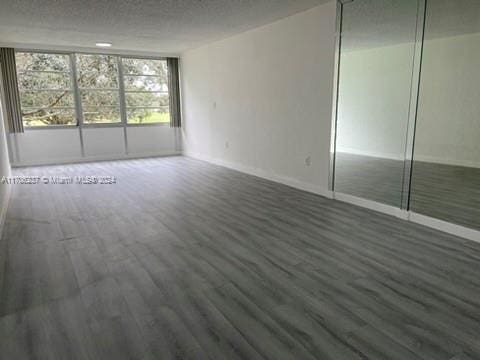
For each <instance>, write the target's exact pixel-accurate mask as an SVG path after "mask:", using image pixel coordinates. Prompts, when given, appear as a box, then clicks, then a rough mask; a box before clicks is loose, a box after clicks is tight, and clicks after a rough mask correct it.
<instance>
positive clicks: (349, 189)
mask: <svg viewBox="0 0 480 360" xmlns="http://www.w3.org/2000/svg"><path fill="white" fill-rule="evenodd" d="M403 168H404V162H403V161H399V160H390V159H385V158H375V157H370V156H361V155H353V154H347V153H339V154H337V160H336V167H335V169H336V172H335V190H336V191H338V192H341V193H345V194H349V195H354V196H357V197H361V198H364V199H368V200H373V201H376V202H380V203H383V204H387V205H392V206H396V207H399V205H400V202H401V194H402V191H401V190H402V183H401V181H402V179H403ZM410 209H411V210H412V211H414V212H416V213H419V214H422V215H426V216H430V217H434V218H437V219H440V220H444V221H448V222H451V223H454V224H457V225H462V226H466V227H469V228H473V229H478V230H480V169H479V168H473V167H463V166H453V165H445V164H434V163H427V162H419V161H416V162H415V163H414V165H413V175H412V193H411V202H410Z"/></svg>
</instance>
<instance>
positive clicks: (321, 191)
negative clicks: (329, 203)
mask: <svg viewBox="0 0 480 360" xmlns="http://www.w3.org/2000/svg"><path fill="white" fill-rule="evenodd" d="M184 155H185V156H188V157H191V158H194V159H198V160H202V161H206V162H209V163H212V164H215V165H219V166H223V167H226V168H229V169H232V170H236V171H240V172H242V173H245V174H249V175H253V176H257V177H260V178H262V179H266V180H270V181H274V182H277V183H280V184H283V185H287V186H290V187H293V188H296V189H300V190H304V191H308V192H311V193H314V194H316V195H320V196H323V197H326V198H329V199H332V198H333V193H332V192H331V191H329V190H327V189H325V188H323V187H321V186H318V185H314V184H311V183H307V182H304V181H300V180H297V179H293V178H290V177H287V176H283V175H278V174H274V173H271V172H269V171H266V170H263V169H259V168H255V167H252V166H247V165H243V164H238V163H234V162H229V161H225V160H221V159H214V158H211V157H209V156H205V155H203V154H198V153H191V152H184Z"/></svg>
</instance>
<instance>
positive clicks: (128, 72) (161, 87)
mask: <svg viewBox="0 0 480 360" xmlns="http://www.w3.org/2000/svg"><path fill="white" fill-rule="evenodd" d="M122 64H123V74H124V75H123V79H124V87H125V103H126V109H127V123H128V124H152V123H169V122H170V111H169V97H168V78H167V76H168V72H167V62H166V61H165V60H147V59H132V58H123V59H122Z"/></svg>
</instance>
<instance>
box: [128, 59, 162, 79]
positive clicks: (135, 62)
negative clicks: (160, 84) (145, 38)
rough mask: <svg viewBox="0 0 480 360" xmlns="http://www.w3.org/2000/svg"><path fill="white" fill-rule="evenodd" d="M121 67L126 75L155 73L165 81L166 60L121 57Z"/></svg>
mask: <svg viewBox="0 0 480 360" xmlns="http://www.w3.org/2000/svg"><path fill="white" fill-rule="evenodd" d="M122 62H123V69H124V73H125V74H126V75H129V74H135V75H157V76H160V78H161V79H162V80H164V81H167V61H166V60H151V59H130V58H123V59H122Z"/></svg>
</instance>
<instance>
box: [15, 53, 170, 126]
mask: <svg viewBox="0 0 480 360" xmlns="http://www.w3.org/2000/svg"><path fill="white" fill-rule="evenodd" d="M15 59H16V65H17V75H18V87H19V93H20V101H21V108H22V118H23V124H24V126H25V127H30V128H32V127H43V126H55V125H57V126H76V125H80V126H89V125H95V124H97V125H104V126H108V125H123V126H125V125H140V124H145V125H148V124H169V123H170V105H169V104H170V98H169V87H168V68H167V60H160V59H141V58H130V57H121V56H116V55H104V54H83V53H82V54H65V53H64V54H61V53H57V54H55V53H35V52H21V51H18V52H16V55H15Z"/></svg>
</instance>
